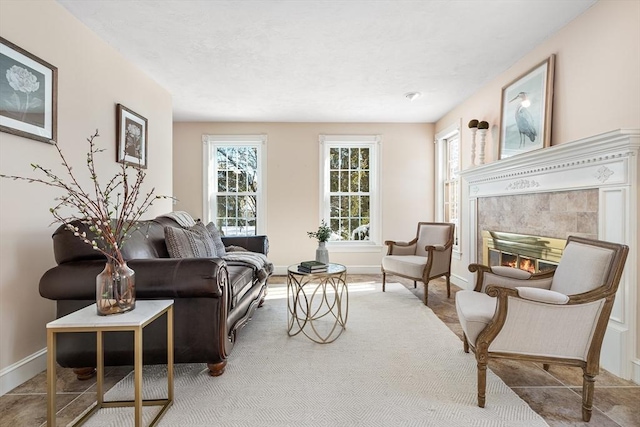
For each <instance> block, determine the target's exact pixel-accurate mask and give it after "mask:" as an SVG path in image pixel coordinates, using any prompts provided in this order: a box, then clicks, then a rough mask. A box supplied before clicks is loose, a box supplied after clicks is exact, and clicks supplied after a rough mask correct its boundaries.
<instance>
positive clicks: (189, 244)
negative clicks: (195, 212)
mask: <svg viewBox="0 0 640 427" xmlns="http://www.w3.org/2000/svg"><path fill="white" fill-rule="evenodd" d="M164 240H165V243H166V244H167V250H168V252H169V255H170V256H171V257H172V258H217V257H219V256H220V255H218V254H217V252H216V247H215V245H214V243H213V239H212V238H211V235H210V234H209V231H208V230H207V228H206V227H205V226H204V225H203V224H202V223H201V222H200V223H196V225H194V226H193V227H189V228H177V227H165V228H164Z"/></svg>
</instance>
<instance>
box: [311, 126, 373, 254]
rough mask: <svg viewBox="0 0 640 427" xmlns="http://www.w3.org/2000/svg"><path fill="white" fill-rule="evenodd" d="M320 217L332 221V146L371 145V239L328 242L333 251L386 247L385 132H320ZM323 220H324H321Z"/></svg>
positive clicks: (367, 250) (355, 250)
mask: <svg viewBox="0 0 640 427" xmlns="http://www.w3.org/2000/svg"><path fill="white" fill-rule="evenodd" d="M319 142H320V144H319V145H320V156H319V157H320V189H319V194H320V212H319V216H320V220H322V219H324V220H325V221H326V222H327V224H330V221H329V218H330V210H331V203H330V189H331V187H330V186H331V183H330V174H329V168H330V150H331V148H334V147H337V148H345V147H349V148H354V147H356V148H369V225H370V228H369V230H370V232H369V240H349V241H332V240H329V241H328V242H327V248H329V249H330V250H331V251H332V252H379V251H380V250H381V248H382V246H383V245H382V209H381V207H382V201H381V191H380V189H381V187H380V182H381V180H380V172H381V170H380V151H381V145H382V135H324V134H323V135H320V136H319ZM318 222H320V221H318Z"/></svg>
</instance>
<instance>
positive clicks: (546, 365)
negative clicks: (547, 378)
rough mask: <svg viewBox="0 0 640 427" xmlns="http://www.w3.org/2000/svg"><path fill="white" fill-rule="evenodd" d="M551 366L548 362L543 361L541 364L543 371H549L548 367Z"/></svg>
mask: <svg viewBox="0 0 640 427" xmlns="http://www.w3.org/2000/svg"><path fill="white" fill-rule="evenodd" d="M550 367H551V365H549V364H548V363H543V364H542V369H544V370H545V371H547V372H549V368H550Z"/></svg>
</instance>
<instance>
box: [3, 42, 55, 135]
mask: <svg viewBox="0 0 640 427" xmlns="http://www.w3.org/2000/svg"><path fill="white" fill-rule="evenodd" d="M57 96H58V69H57V68H56V67H54V66H53V65H51V64H49V63H47V62H45V61H43V60H42V59H40V58H38V57H36V56H34V55H32V54H30V53H29V52H27V51H26V50H24V49H22V48H20V47H18V46H16V45H15V44H13V43H11V42H10V41H8V40H6V39H4V38H2V37H0V131H2V132H7V133H11V134H14V135H19V136H23V137H25V138H30V139H35V140H37V141H42V142H48V143H54V142H56V137H57V123H56V122H57Z"/></svg>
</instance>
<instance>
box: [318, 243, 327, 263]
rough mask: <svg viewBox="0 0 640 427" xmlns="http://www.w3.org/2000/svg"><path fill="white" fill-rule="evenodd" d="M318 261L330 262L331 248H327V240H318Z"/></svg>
mask: <svg viewBox="0 0 640 427" xmlns="http://www.w3.org/2000/svg"><path fill="white" fill-rule="evenodd" d="M316 261H318V262H322V263H324V264H329V250H328V249H327V246H326V243H325V242H318V249H316Z"/></svg>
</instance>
